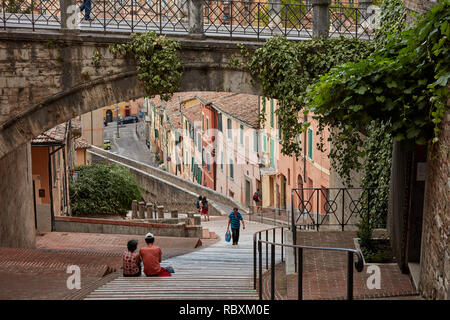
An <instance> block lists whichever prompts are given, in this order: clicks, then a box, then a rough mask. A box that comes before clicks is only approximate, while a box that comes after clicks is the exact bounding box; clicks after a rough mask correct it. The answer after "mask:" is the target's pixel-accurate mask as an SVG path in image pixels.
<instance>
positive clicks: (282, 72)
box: [233, 36, 373, 157]
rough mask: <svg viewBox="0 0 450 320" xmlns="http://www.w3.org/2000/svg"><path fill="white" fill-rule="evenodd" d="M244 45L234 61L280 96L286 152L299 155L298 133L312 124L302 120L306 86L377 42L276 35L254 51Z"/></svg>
mask: <svg viewBox="0 0 450 320" xmlns="http://www.w3.org/2000/svg"><path fill="white" fill-rule="evenodd" d="M241 49H242V50H241V53H242V57H243V58H242V60H240V61H238V60H236V59H234V60H233V64H234V65H237V66H240V67H241V68H245V69H247V70H249V72H250V74H251V75H252V77H253V78H254V79H255V80H256V81H258V82H259V83H260V84H261V85H262V90H263V92H264V95H265V96H266V97H271V98H276V99H278V103H279V108H278V109H277V110H276V114H277V116H278V119H279V123H280V130H281V135H282V137H283V139H282V141H281V144H282V152H283V153H284V154H287V155H294V156H296V157H298V156H299V155H300V154H301V146H300V145H299V144H298V143H297V136H298V135H299V134H301V133H302V132H304V131H305V130H306V128H307V127H308V125H309V123H307V122H306V123H303V122H301V121H299V114H301V112H302V110H304V106H305V104H304V96H303V95H304V93H305V92H306V88H307V87H308V86H309V85H310V84H312V83H314V82H315V81H316V79H317V78H318V77H319V76H320V75H323V74H325V73H326V72H328V71H329V70H330V69H331V68H332V67H334V66H337V65H339V64H341V63H344V62H347V61H358V60H361V59H363V58H365V57H367V56H368V55H369V54H370V53H371V52H372V51H373V44H372V43H370V42H368V41H360V40H357V39H349V38H338V39H324V38H318V39H313V40H308V41H300V42H294V41H290V40H287V39H286V38H285V37H282V36H275V37H273V38H270V39H269V40H267V41H266V42H265V43H264V45H263V46H262V47H261V48H258V49H257V50H255V52H253V53H250V52H248V51H246V50H245V49H244V48H243V46H241Z"/></svg>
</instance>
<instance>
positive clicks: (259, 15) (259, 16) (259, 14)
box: [257, 2, 261, 41]
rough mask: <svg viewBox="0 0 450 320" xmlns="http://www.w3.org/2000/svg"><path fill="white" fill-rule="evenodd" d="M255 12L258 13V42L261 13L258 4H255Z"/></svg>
mask: <svg viewBox="0 0 450 320" xmlns="http://www.w3.org/2000/svg"><path fill="white" fill-rule="evenodd" d="M257 12H258V33H257V39H258V41H259V21H260V20H261V12H260V10H259V2H258V3H257Z"/></svg>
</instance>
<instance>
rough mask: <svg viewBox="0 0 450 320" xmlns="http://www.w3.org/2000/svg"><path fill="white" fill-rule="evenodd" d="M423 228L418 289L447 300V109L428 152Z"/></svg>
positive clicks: (449, 166) (449, 153)
mask: <svg viewBox="0 0 450 320" xmlns="http://www.w3.org/2000/svg"><path fill="white" fill-rule="evenodd" d="M422 228H423V231H422V253H421V261H420V267H421V268H420V269H421V274H420V285H419V290H420V292H421V294H422V295H423V296H424V297H425V298H427V299H450V111H447V113H446V115H445V121H444V123H443V126H442V133H441V136H440V141H439V143H437V144H436V145H435V146H434V147H433V148H430V151H429V153H428V172H427V180H426V185H425V203H424V212H423V227H422Z"/></svg>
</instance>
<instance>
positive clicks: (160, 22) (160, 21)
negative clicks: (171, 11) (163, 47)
mask: <svg viewBox="0 0 450 320" xmlns="http://www.w3.org/2000/svg"><path fill="white" fill-rule="evenodd" d="M162 1H163V0H159V35H161V34H162Z"/></svg>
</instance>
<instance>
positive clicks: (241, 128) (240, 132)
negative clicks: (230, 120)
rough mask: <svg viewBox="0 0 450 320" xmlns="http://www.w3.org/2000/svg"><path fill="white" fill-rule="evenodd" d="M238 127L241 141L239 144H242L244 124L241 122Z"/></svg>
mask: <svg viewBox="0 0 450 320" xmlns="http://www.w3.org/2000/svg"><path fill="white" fill-rule="evenodd" d="M239 128H240V131H239V134H240V139H239V141H240V142H241V144H244V126H243V125H242V124H241V125H240V126H239Z"/></svg>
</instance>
